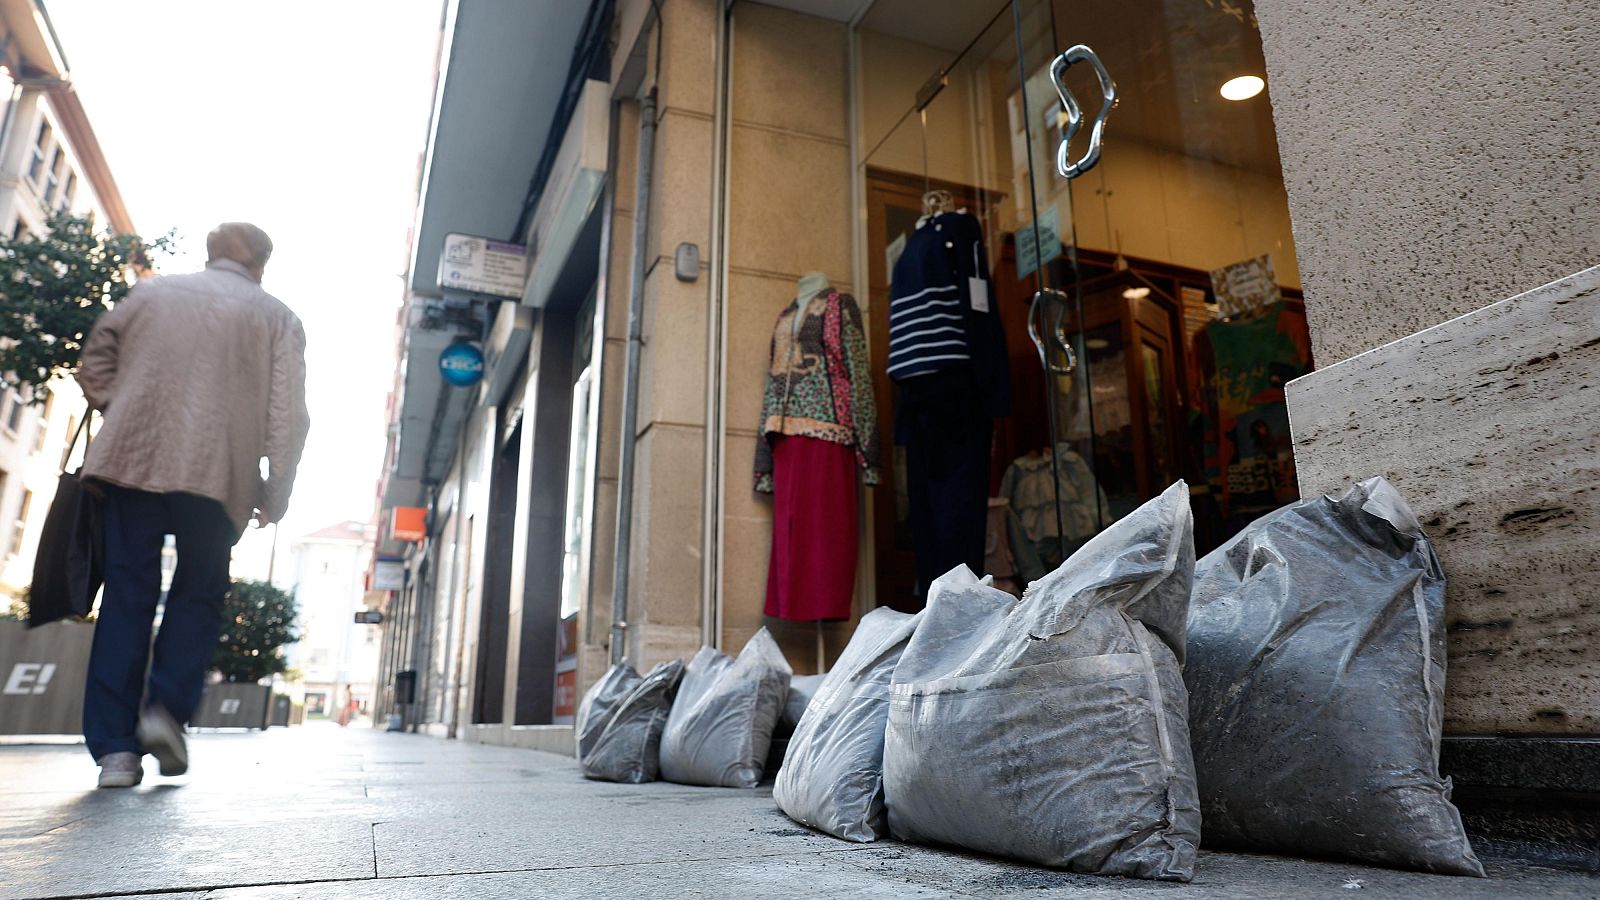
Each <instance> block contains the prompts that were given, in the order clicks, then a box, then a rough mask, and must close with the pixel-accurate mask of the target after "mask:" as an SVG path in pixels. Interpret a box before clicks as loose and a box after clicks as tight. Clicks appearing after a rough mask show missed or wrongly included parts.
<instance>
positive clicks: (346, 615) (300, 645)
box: [287, 522, 378, 717]
mask: <svg viewBox="0 0 1600 900" xmlns="http://www.w3.org/2000/svg"><path fill="white" fill-rule="evenodd" d="M289 553H290V556H291V557H292V559H293V571H294V596H295V602H296V604H297V605H298V606H299V609H300V620H299V632H300V640H299V641H298V642H297V643H294V644H291V645H290V646H289V647H288V648H287V659H288V663H289V668H290V669H291V670H295V671H297V672H298V673H299V675H300V687H301V688H302V689H303V690H304V692H305V698H304V702H305V705H306V714H307V715H310V716H316V715H327V716H330V717H331V716H334V715H336V714H337V713H338V711H339V707H340V705H341V704H342V703H344V702H346V700H347V699H354V700H355V701H356V703H357V704H359V705H360V707H361V708H362V709H363V710H369V709H370V702H371V699H372V680H373V676H374V675H375V674H376V672H377V670H378V629H377V627H376V626H372V625H359V624H356V621H355V617H356V614H357V613H358V612H361V611H362V610H363V609H364V608H365V606H366V603H365V595H366V578H367V568H368V563H369V561H370V559H371V556H372V529H371V528H370V526H368V525H366V524H365V523H362V522H341V523H339V524H337V525H332V526H329V527H327V528H324V529H322V530H320V531H316V532H313V533H311V534H308V535H305V536H303V537H299V538H295V539H294V541H292V542H291V543H290V545H289ZM347 692H348V693H347Z"/></svg>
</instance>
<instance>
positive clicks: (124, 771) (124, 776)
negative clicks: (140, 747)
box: [100, 753, 144, 788]
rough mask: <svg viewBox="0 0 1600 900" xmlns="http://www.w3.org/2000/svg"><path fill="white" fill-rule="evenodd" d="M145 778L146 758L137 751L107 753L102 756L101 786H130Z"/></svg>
mask: <svg viewBox="0 0 1600 900" xmlns="http://www.w3.org/2000/svg"><path fill="white" fill-rule="evenodd" d="M143 780H144V760H143V758H141V757H140V756H139V754H137V753H107V754H106V755H105V756H102V757H100V786H101V787H103V788H129V787H133V786H134V785H136V784H138V783H139V782H141V781H143Z"/></svg>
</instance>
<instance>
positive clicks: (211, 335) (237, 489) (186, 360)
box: [78, 260, 310, 531]
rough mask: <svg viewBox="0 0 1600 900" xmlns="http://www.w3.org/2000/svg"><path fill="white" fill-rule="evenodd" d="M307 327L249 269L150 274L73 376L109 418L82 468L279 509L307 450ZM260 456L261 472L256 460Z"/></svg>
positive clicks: (221, 264)
mask: <svg viewBox="0 0 1600 900" xmlns="http://www.w3.org/2000/svg"><path fill="white" fill-rule="evenodd" d="M305 347H306V337H305V331H304V329H303V328H302V327H301V325H300V319H299V318H298V317H296V316H295V314H294V313H292V312H290V311H289V307H287V306H285V305H284V304H283V303H282V302H281V301H279V300H278V299H277V298H276V297H273V296H272V295H271V294H268V293H267V292H266V291H264V290H262V289H261V285H259V284H257V283H256V282H255V281H254V280H253V279H251V278H250V276H249V275H248V274H247V270H246V269H245V267H244V266H242V265H239V264H238V263H235V262H232V261H229V260H221V261H217V262H211V263H208V264H207V265H206V269H205V271H203V272H196V273H194V274H192V275H172V276H167V277H163V278H155V279H147V280H144V281H141V282H139V284H137V285H135V286H134V288H133V290H131V291H129V292H128V295H127V296H126V297H125V298H123V300H122V302H121V303H118V304H117V306H116V308H115V309H112V310H111V311H109V312H107V313H106V314H105V315H102V316H101V317H100V319H99V320H98V321H97V322H96V323H95V326H94V331H93V333H91V334H90V335H89V340H88V341H87V342H86V343H85V344H84V348H83V366H82V369H81V371H79V373H78V383H79V384H81V385H82V386H83V393H84V395H85V396H86V397H88V399H89V403H90V404H91V405H92V406H94V407H95V408H96V409H100V410H103V411H104V412H105V424H104V426H103V427H102V428H101V429H100V432H99V434H98V435H96V437H95V441H94V443H93V444H92V445H91V446H90V448H89V456H88V459H87V460H86V461H85V463H84V470H83V474H84V475H85V476H87V477H90V478H95V479H99V480H102V481H107V482H110V483H112V484H118V485H122V486H123V487H129V488H137V489H139V490H145V491H154V492H158V493H168V492H182V493H187V494H198V495H200V496H202V497H210V498H212V499H214V500H218V501H220V502H221V503H222V505H223V506H224V507H226V508H227V510H228V516H229V518H231V519H232V520H233V522H234V524H235V525H236V526H237V527H238V528H239V529H240V530H241V531H243V530H244V528H245V526H246V525H248V524H249V522H250V517H251V514H252V513H253V512H254V511H255V510H257V509H259V510H261V511H262V512H264V513H266V514H267V515H268V516H269V517H271V518H272V519H273V520H274V521H276V520H277V519H279V518H281V517H282V516H283V513H284V510H285V509H287V508H288V505H289V492H290V490H291V489H292V488H293V486H294V476H295V469H296V468H297V467H298V466H299V464H300V452H301V450H302V449H303V448H304V447H305V441H306V430H307V428H308V427H309V424H310V421H309V416H308V415H307V413H306V400H305V394H306V387H305V381H306V365H305ZM262 457H266V459H267V467H268V468H267V473H268V474H267V477H266V478H265V479H263V478H262V473H261V459H262Z"/></svg>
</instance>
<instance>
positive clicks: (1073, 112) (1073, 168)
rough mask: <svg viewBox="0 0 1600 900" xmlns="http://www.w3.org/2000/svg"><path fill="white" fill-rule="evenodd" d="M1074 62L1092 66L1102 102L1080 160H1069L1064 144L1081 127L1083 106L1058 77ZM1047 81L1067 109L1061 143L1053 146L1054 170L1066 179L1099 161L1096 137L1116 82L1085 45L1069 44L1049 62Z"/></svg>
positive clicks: (1113, 101)
mask: <svg viewBox="0 0 1600 900" xmlns="http://www.w3.org/2000/svg"><path fill="white" fill-rule="evenodd" d="M1077 62H1086V63H1088V64H1089V65H1090V66H1093V67H1094V74H1095V75H1096V76H1097V77H1098V78H1099V79H1100V94H1101V96H1102V98H1103V102H1102V103H1101V105H1100V111H1099V112H1098V113H1096V114H1095V117H1094V127H1092V128H1090V129H1089V149H1088V150H1086V151H1084V154H1083V158H1082V159H1080V160H1078V161H1077V162H1072V161H1071V160H1070V157H1069V155H1068V154H1069V153H1070V151H1069V150H1068V148H1067V145H1068V144H1070V143H1071V142H1072V139H1073V137H1075V136H1076V135H1077V133H1078V129H1079V128H1081V127H1082V126H1083V107H1081V106H1079V105H1078V98H1077V97H1074V96H1073V95H1072V91H1071V89H1069V88H1068V87H1067V83H1066V82H1065V81H1063V80H1062V79H1063V78H1064V77H1065V76H1066V74H1067V69H1068V68H1070V67H1071V66H1072V64H1073V63H1077ZM1050 80H1051V81H1052V82H1055V86H1056V93H1057V94H1059V95H1060V96H1061V106H1062V107H1063V108H1064V109H1065V110H1066V111H1067V127H1066V128H1065V130H1064V131H1063V132H1062V134H1061V146H1060V147H1058V148H1056V171H1057V172H1060V173H1061V177H1062V178H1066V179H1069V180H1070V179H1073V178H1077V177H1078V176H1079V175H1082V174H1083V173H1085V172H1087V171H1089V170H1090V169H1092V168H1094V164H1095V163H1097V162H1099V161H1100V140H1101V138H1102V137H1103V136H1104V134H1105V130H1106V119H1107V118H1109V117H1110V116H1111V109H1112V107H1114V106H1116V105H1117V83H1116V82H1115V81H1112V80H1111V73H1110V72H1107V71H1106V66H1105V63H1103V62H1101V61H1100V57H1099V56H1098V55H1096V54H1095V52H1094V51H1093V50H1091V49H1089V47H1088V45H1087V44H1078V45H1076V46H1074V47H1069V48H1068V49H1067V52H1065V53H1063V54H1061V55H1060V56H1058V57H1056V58H1055V61H1054V62H1052V63H1050Z"/></svg>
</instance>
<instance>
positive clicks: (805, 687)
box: [773, 675, 828, 737]
mask: <svg viewBox="0 0 1600 900" xmlns="http://www.w3.org/2000/svg"><path fill="white" fill-rule="evenodd" d="M827 677H828V676H826V675H796V676H794V677H793V678H791V679H789V696H788V699H787V700H785V701H784V704H783V715H781V716H779V717H778V727H777V730H776V731H775V732H773V733H774V734H780V735H783V736H785V737H787V736H789V735H792V734H794V730H795V729H796V728H798V727H800V717H801V716H804V715H805V714H806V707H807V706H810V705H811V698H812V697H815V696H816V695H817V688H819V687H821V686H822V682H823V680H824V679H826V678H827Z"/></svg>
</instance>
